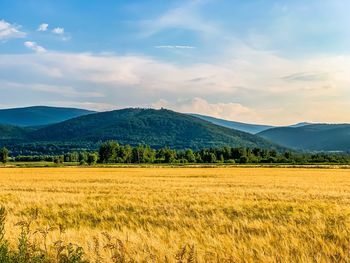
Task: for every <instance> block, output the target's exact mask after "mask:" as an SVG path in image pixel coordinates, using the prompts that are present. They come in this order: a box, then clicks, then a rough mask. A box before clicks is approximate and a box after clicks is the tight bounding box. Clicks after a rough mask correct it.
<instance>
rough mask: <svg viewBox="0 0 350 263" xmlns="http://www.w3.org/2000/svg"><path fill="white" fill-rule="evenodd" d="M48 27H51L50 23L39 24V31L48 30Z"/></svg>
mask: <svg viewBox="0 0 350 263" xmlns="http://www.w3.org/2000/svg"><path fill="white" fill-rule="evenodd" d="M48 27H49V24H46V23H42V24H40V25H39V27H38V29H37V31H43V32H44V31H47V29H48Z"/></svg>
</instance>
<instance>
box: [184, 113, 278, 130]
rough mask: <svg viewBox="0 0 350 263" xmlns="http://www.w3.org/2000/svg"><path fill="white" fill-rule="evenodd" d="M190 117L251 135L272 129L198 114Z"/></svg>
mask: <svg viewBox="0 0 350 263" xmlns="http://www.w3.org/2000/svg"><path fill="white" fill-rule="evenodd" d="M190 115H192V116H195V117H197V118H200V119H202V120H205V121H209V122H211V123H214V124H216V125H220V126H223V127H226V128H230V129H235V130H239V131H244V132H248V133H251V134H256V133H259V132H262V131H264V130H267V129H270V128H273V127H274V126H269V125H260V124H249V123H243V122H236V121H228V120H224V119H218V118H214V117H210V116H205V115H200V114H190Z"/></svg>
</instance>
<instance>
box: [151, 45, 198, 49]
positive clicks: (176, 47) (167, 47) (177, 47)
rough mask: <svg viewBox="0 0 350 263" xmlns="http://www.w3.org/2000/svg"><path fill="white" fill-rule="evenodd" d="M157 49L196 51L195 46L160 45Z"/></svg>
mask: <svg viewBox="0 0 350 263" xmlns="http://www.w3.org/2000/svg"><path fill="white" fill-rule="evenodd" d="M154 47H155V48H164V49H194V48H196V47H194V46H186V45H160V46H154Z"/></svg>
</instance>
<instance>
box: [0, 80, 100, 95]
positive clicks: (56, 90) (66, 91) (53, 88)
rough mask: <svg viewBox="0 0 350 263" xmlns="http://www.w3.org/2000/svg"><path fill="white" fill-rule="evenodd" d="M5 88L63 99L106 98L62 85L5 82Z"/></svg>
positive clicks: (3, 84) (95, 93) (96, 93)
mask: <svg viewBox="0 0 350 263" xmlns="http://www.w3.org/2000/svg"><path fill="white" fill-rule="evenodd" d="M1 85H2V86H3V87H9V88H11V89H17V90H32V91H38V92H44V93H52V94H57V95H61V96H63V97H68V98H71V97H79V98H100V97H104V95H103V94H101V93H99V92H84V91H77V90H75V89H74V88H72V87H70V86H60V85H49V84H42V83H30V84H28V83H18V82H3V83H1Z"/></svg>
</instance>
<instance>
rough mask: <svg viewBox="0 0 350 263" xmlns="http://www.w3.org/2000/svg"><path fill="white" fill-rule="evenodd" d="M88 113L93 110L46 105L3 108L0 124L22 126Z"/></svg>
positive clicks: (41, 123)
mask: <svg viewBox="0 0 350 263" xmlns="http://www.w3.org/2000/svg"><path fill="white" fill-rule="evenodd" d="M90 113H93V111H89V110H83V109H75V108H58V107H47V106H33V107H26V108H14V109H3V110H0V124H7V125H14V126H22V127H25V126H40V125H48V124H53V123H57V122H61V121H65V120H68V119H71V118H74V117H78V116H82V115H86V114H90Z"/></svg>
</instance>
